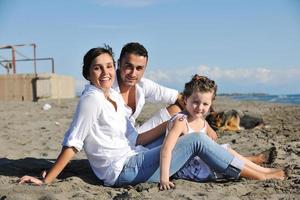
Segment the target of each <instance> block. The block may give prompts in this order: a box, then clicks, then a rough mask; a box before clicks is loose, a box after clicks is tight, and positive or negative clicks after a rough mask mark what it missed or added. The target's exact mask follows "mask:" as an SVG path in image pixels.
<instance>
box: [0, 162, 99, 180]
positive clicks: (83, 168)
mask: <svg viewBox="0 0 300 200" xmlns="http://www.w3.org/2000/svg"><path fill="white" fill-rule="evenodd" d="M54 162H55V159H37V158H24V159H17V160H11V159H7V158H0V175H3V176H14V177H22V176H24V175H31V176H40V174H41V172H42V171H43V170H49V169H50V168H51V167H52V165H53V163H54ZM72 176H76V177H79V178H81V179H82V180H83V181H85V182H86V183H89V184H92V185H100V184H102V183H101V181H100V180H99V179H98V178H97V177H96V176H95V175H94V173H93V171H92V169H91V167H90V164H89V162H88V160H87V159H81V160H72V161H71V162H70V163H69V164H68V165H67V166H66V167H65V169H64V170H63V172H62V173H61V174H60V175H59V176H58V177H57V178H58V179H66V178H68V177H72Z"/></svg>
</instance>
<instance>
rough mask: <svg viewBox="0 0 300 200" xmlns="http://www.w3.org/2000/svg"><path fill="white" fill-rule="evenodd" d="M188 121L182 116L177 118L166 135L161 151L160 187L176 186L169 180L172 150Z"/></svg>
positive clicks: (163, 188)
mask: <svg viewBox="0 0 300 200" xmlns="http://www.w3.org/2000/svg"><path fill="white" fill-rule="evenodd" d="M185 127H186V122H185V121H184V120H183V119H182V118H177V119H176V120H175V122H174V125H173V127H172V128H171V130H170V131H169V134H168V135H167V136H166V138H165V141H164V143H163V146H162V148H161V152H160V189H161V190H165V189H170V188H173V187H174V184H173V183H172V182H170V181H169V176H170V173H169V171H170V165H171V159H172V151H173V149H174V146H175V145H176V142H177V140H178V138H179V136H180V135H181V133H183V132H184V129H185Z"/></svg>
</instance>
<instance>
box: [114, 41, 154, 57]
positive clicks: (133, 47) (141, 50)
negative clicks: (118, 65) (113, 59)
mask: <svg viewBox="0 0 300 200" xmlns="http://www.w3.org/2000/svg"><path fill="white" fill-rule="evenodd" d="M126 54H135V55H138V56H144V57H146V58H147V60H148V51H147V50H146V48H145V47H144V46H143V45H141V44H140V43H138V42H130V43H127V44H125V45H124V46H123V48H122V50H121V53H120V57H119V61H121V60H122V58H123V57H124V56H125V55H126Z"/></svg>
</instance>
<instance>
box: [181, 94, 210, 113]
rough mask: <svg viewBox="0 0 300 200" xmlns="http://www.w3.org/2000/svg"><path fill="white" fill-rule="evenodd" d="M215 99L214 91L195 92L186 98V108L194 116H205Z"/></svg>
mask: <svg viewBox="0 0 300 200" xmlns="http://www.w3.org/2000/svg"><path fill="white" fill-rule="evenodd" d="M212 99H213V93H212V92H193V93H192V95H191V96H189V97H188V98H187V99H186V100H185V103H186V110H187V111H188V113H189V114H190V116H191V117H192V118H204V117H205V115H206V114H207V113H208V111H209V109H210V107H211V104H212Z"/></svg>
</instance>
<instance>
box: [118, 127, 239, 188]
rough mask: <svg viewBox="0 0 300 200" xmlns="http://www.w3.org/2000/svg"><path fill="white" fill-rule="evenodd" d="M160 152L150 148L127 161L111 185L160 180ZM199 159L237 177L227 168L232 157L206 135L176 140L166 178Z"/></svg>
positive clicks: (192, 134)
mask: <svg viewBox="0 0 300 200" xmlns="http://www.w3.org/2000/svg"><path fill="white" fill-rule="evenodd" d="M160 149H161V146H157V147H154V148H152V149H149V150H148V151H145V152H141V153H139V154H137V155H134V156H132V157H130V158H129V160H128V161H127V162H126V164H125V165H124V167H123V170H122V172H121V173H120V175H119V177H118V179H117V181H116V183H115V186H122V185H135V184H138V183H142V182H159V181H160ZM194 156H199V157H200V158H201V159H202V160H203V161H204V162H205V163H206V164H207V165H208V166H209V167H210V168H211V169H213V170H214V171H215V172H220V173H225V174H226V175H228V176H231V177H238V176H239V173H240V170H238V169H236V168H235V167H233V166H231V162H232V161H233V159H234V156H233V155H231V154H230V153H229V152H228V151H226V150H225V149H224V148H223V147H221V146H220V145H219V144H217V143H216V142H214V141H213V140H212V139H210V138H209V137H208V136H207V135H206V134H199V133H190V134H187V135H184V136H181V137H179V138H178V141H177V143H176V145H175V147H174V149H173V152H172V160H171V165H170V176H172V175H173V174H175V173H176V172H177V171H178V170H180V169H181V167H183V166H184V165H185V163H186V162H187V161H189V159H191V158H193V157H194Z"/></svg>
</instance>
